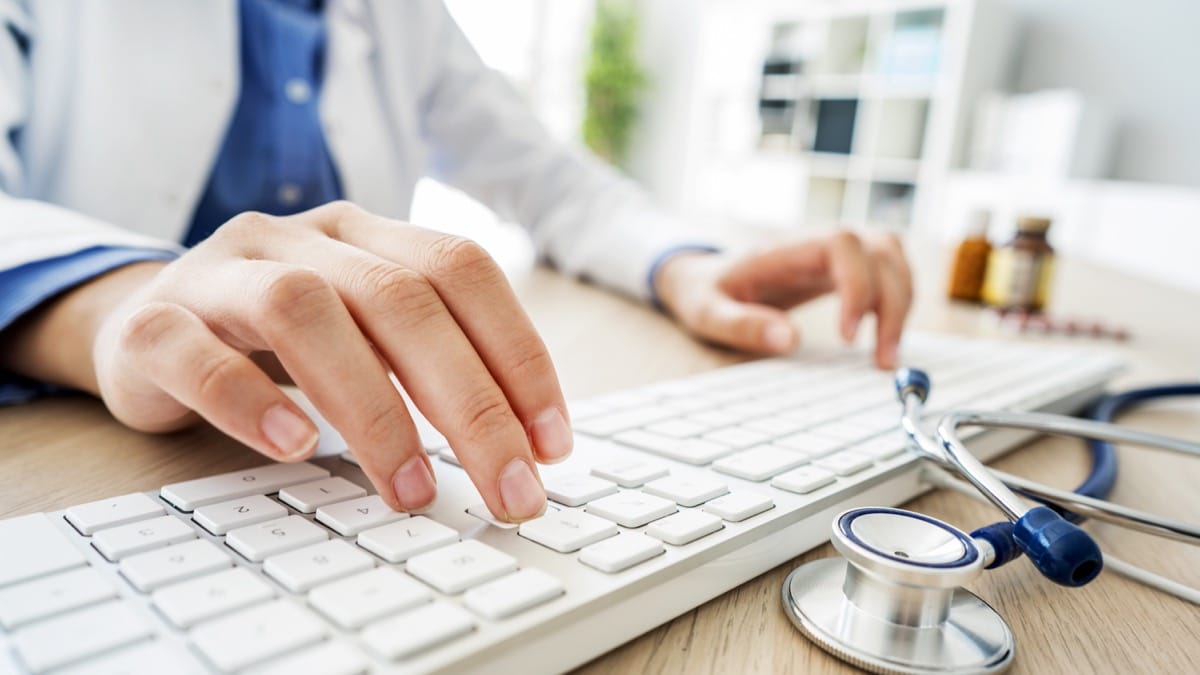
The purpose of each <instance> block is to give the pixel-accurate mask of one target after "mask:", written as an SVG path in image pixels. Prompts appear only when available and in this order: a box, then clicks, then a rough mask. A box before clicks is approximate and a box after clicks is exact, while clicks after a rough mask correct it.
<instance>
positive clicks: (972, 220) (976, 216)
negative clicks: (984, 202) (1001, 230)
mask: <svg viewBox="0 0 1200 675" xmlns="http://www.w3.org/2000/svg"><path fill="white" fill-rule="evenodd" d="M991 224H992V212H991V211H989V210H987V209H975V210H973V211H971V213H970V215H968V216H967V231H966V235H967V238H971V239H974V238H979V237H987V233H988V228H989V227H990V226H991Z"/></svg>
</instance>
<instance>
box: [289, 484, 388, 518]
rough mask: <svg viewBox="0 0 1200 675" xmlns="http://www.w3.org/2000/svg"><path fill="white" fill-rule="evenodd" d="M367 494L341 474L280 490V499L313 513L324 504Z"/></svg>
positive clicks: (300, 509)
mask: <svg viewBox="0 0 1200 675" xmlns="http://www.w3.org/2000/svg"><path fill="white" fill-rule="evenodd" d="M365 494H367V491H366V490H364V489H362V487H360V486H358V485H355V484H354V483H351V482H350V481H348V480H346V479H345V478H342V477H340V476H335V477H333V478H325V479H322V480H318V481H313V482H311V483H303V484H301V485H293V486H291V487H287V488H284V489H282V490H280V491H279V501H281V502H283V503H284V504H287V505H288V506H290V507H292V508H294V509H296V510H297V511H299V512H300V513H312V512H314V511H316V510H317V509H318V508H320V507H322V506H326V505H328V504H335V503H337V502H343V501H346V500H347V499H354V498H355V497H361V496H363V495H365Z"/></svg>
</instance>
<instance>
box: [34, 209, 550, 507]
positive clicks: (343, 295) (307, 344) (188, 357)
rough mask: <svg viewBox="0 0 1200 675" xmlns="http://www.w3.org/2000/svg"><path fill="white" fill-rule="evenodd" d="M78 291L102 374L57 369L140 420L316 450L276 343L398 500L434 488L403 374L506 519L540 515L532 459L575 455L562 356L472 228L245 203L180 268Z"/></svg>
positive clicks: (119, 413)
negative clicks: (461, 234)
mask: <svg viewBox="0 0 1200 675" xmlns="http://www.w3.org/2000/svg"><path fill="white" fill-rule="evenodd" d="M106 279H107V280H108V281H109V283H108V286H107V287H106V286H105V280H106ZM122 285H123V286H122ZM79 293H84V294H90V295H87V296H85V297H79V296H77V297H75V298H69V299H68V300H67V301H66V302H67V304H66V306H71V305H72V304H73V305H74V306H76V307H85V306H86V307H90V308H91V310H90V311H93V312H95V314H94V315H95V316H96V317H97V318H96V320H95V321H94V324H95V325H94V330H93V331H91V332H92V339H91V357H92V358H91V359H90V364H87V365H88V366H90V367H91V368H92V369H93V372H94V377H89V375H92V374H93V373H85V374H80V373H76V374H75V375H74V376H70V375H68V376H66V377H60V381H61V380H62V379H70V380H73V381H68V382H64V383H65V384H73V385H75V386H81V387H83V388H85V389H91V390H92V391H94V392H95V393H98V394H99V395H100V396H101V397H102V398H103V399H104V402H105V404H106V405H107V406H108V407H109V409H110V410H111V411H112V413H113V415H115V416H116V417H117V418H118V419H119V420H121V421H122V422H124V423H125V424H127V425H128V426H130V427H133V428H135V429H141V430H145V431H165V430H171V429H176V428H180V427H182V426H185V425H187V424H189V423H191V422H192V421H194V419H195V416H196V415H199V416H200V417H203V418H204V419H206V420H208V421H209V422H211V423H212V424H213V425H214V426H216V427H217V428H219V429H221V430H222V431H224V432H225V433H227V434H229V435H230V436H232V437H234V438H236V439H238V440H239V441H241V442H243V443H245V444H247V445H249V446H250V447H252V448H254V449H256V450H258V451H259V452H261V453H263V454H265V455H267V456H269V457H272V458H274V459H278V460H282V461H297V460H301V459H304V458H305V457H307V456H309V455H310V454H311V453H312V452H313V450H314V448H315V447H316V443H317V429H316V426H315V425H314V424H313V422H312V421H311V420H310V419H308V418H307V417H306V416H305V415H304V413H303V412H301V410H300V409H299V408H298V407H297V406H296V405H295V404H294V403H293V402H292V401H291V400H290V399H289V398H288V397H287V396H286V395H285V394H284V392H283V391H282V390H280V388H279V386H278V385H277V384H276V383H275V382H274V381H273V380H272V379H271V378H270V377H268V375H267V374H266V373H265V372H264V371H263V370H261V369H260V368H259V367H258V366H257V365H255V363H254V362H253V361H252V360H251V359H250V358H249V356H248V355H249V354H250V353H251V352H260V351H267V352H273V353H274V355H275V356H276V357H277V358H278V360H279V362H280V363H281V364H282V365H283V367H284V368H286V370H287V373H288V374H289V375H290V377H291V378H292V380H294V381H295V383H296V384H297V385H298V386H299V387H300V389H302V390H303V391H304V392H305V394H306V395H307V396H308V398H309V399H310V400H311V401H312V402H313V403H314V404H315V406H316V407H317V409H318V410H320V412H321V414H322V415H324V416H325V417H326V418H327V419H328V420H329V422H330V423H331V424H333V426H334V427H335V428H337V429H338V431H339V432H341V434H342V435H343V436H344V437H345V439H346V441H347V442H348V443H349V445H350V447H351V448H353V450H354V453H355V455H356V457H357V458H358V460H359V462H360V463H361V465H362V468H363V470H364V471H365V472H366V475H367V476H368V477H369V478H370V480H371V482H372V484H374V486H375V488H376V489H377V490H378V491H379V494H380V495H381V496H382V497H383V499H384V500H385V501H386V502H387V503H388V504H389V505H390V506H392V508H395V509H398V510H410V511H411V510H419V509H422V508H424V507H427V506H428V505H429V504H430V503H431V502H432V501H433V499H434V496H435V491H436V488H435V479H434V472H433V467H432V466H431V465H430V462H429V458H428V457H427V456H426V454H425V452H424V451H423V450H422V448H421V445H420V442H419V439H418V437H417V431H416V428H415V427H414V425H413V421H412V418H411V417H410V416H409V412H408V410H407V408H406V407H405V404H404V401H403V399H402V398H401V396H400V394H399V393H398V392H397V390H396V388H395V386H394V385H393V382H392V380H391V379H390V378H389V372H391V373H394V374H395V376H396V378H397V379H398V380H399V381H400V383H401V384H402V385H403V386H404V388H405V390H406V391H407V392H408V393H409V395H410V396H411V397H412V399H413V401H414V402H415V403H416V405H417V407H418V408H420V410H421V411H422V412H423V413H424V414H425V415H426V417H428V418H429V420H430V421H431V422H432V423H433V424H434V425H435V426H436V427H437V428H438V429H439V430H440V431H442V433H443V434H445V436H446V438H447V439H448V440H449V441H450V443H451V445H452V446H453V447H454V449H455V453H456V454H457V455H458V457H459V458H460V459H461V460H462V465H463V468H465V469H466V471H467V472H468V474H469V475H470V477H471V479H472V480H473V481H474V482H475V485H476V487H478V489H479V492H480V494H482V496H483V499H484V501H485V502H486V503H487V505H488V508H489V509H490V510H491V511H492V513H493V514H494V515H496V516H497V517H498V518H502V519H504V520H509V521H522V520H526V519H529V518H532V517H535V516H537V515H538V514H540V513H541V512H542V510H543V509H544V507H545V503H546V496H545V492H544V491H543V489H542V486H541V483H540V480H539V478H538V474H537V470H536V468H535V462H554V461H559V460H561V459H563V458H564V457H566V455H567V454H568V453H570V451H571V447H572V436H571V431H570V428H569V426H568V422H567V410H566V404H565V402H564V400H563V396H562V392H561V390H560V388H559V385H558V380H557V376H556V375H555V372H554V366H553V364H552V363H551V360H550V356H549V354H548V353H547V351H546V348H545V346H544V345H543V343H542V341H541V339H540V338H539V337H538V334H537V333H536V332H535V330H534V328H533V325H532V324H531V322H530V321H529V318H528V317H527V316H526V315H525V313H524V311H522V309H521V307H520V305H519V304H518V302H517V299H516V296H515V295H514V293H513V291H512V289H511V288H510V287H509V285H508V283H507V281H506V279H505V277H504V275H503V273H502V272H501V271H500V269H499V268H498V267H497V266H496V264H495V263H494V262H493V261H492V259H491V258H490V257H489V256H488V255H487V254H486V253H485V252H484V251H483V250H482V249H481V248H479V246H477V245H476V244H474V243H472V242H470V241H468V240H464V239H459V238H456V237H451V236H447V235H444V234H440V233H436V232H431V231H428V230H424V229H421V228H418V227H415V226H413V225H409V224H406V223H400V222H396V221H389V220H385V219H383V218H379V217H376V216H373V215H371V214H369V213H367V212H365V211H363V210H361V209H359V208H357V207H354V206H352V205H349V204H346V203H335V204H330V205H327V206H323V207H320V208H317V209H313V210H311V211H307V212H305V213H301V214H298V215H295V216H289V217H278V218H277V217H269V216H265V215H261V214H256V213H246V214H242V215H240V216H238V217H237V218H234V219H233V220H231V221H230V222H228V223H226V224H225V225H224V226H223V227H222V228H221V229H220V230H219V231H218V232H217V233H216V234H215V235H214V236H213V237H211V238H210V239H209V240H207V241H205V242H204V243H202V244H201V245H199V246H197V247H196V248H194V249H192V250H191V251H189V252H187V253H186V254H184V255H183V256H182V257H180V258H179V259H178V260H176V261H174V262H171V263H170V264H167V265H165V266H162V265H157V264H145V265H135V266H131V267H130V268H123V269H122V270H118V272H117V273H113V274H110V275H107V276H106V277H103V278H101V280H99V281H98V282H94V283H92V284H88V285H86V286H84V287H82V288H81V289H79V290H77V291H75V292H74V293H72V294H68V295H76V294H79ZM60 304H61V303H60ZM51 311H60V310H51ZM76 318H78V317H76ZM61 320H62V318H61V317H60V321H61ZM91 323H93V322H89V321H76V322H75V324H77V325H81V326H87V325H89V324H91ZM61 325H66V324H61ZM42 332H43V333H45V334H47V335H51V334H52V333H53V332H54V331H42ZM34 333H35V334H36V333H38V331H36V330H35V331H34ZM51 337H52V335H51ZM34 351H38V350H37V349H35V350H34ZM78 369H79V367H78V366H77V367H76V370H78ZM42 370H43V372H44V371H46V369H45V368H43V369H42ZM50 370H51V371H53V368H51V369H50ZM60 370H61V369H60Z"/></svg>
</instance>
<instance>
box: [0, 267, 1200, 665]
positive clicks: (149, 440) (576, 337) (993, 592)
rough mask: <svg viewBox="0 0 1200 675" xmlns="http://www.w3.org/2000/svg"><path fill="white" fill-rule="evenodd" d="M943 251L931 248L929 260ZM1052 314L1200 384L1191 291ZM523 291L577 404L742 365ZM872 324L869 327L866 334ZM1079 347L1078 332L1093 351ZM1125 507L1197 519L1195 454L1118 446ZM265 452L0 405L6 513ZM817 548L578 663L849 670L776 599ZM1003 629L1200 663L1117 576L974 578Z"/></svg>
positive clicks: (1175, 550) (1066, 296) (647, 315)
mask: <svg viewBox="0 0 1200 675" xmlns="http://www.w3.org/2000/svg"><path fill="white" fill-rule="evenodd" d="M936 259H937V260H938V261H940V260H941V257H940V256H937V258H936ZM926 268H927V269H926V273H922V274H921V275H920V277H919V279H918V298H919V300H918V304H917V306H916V308H915V310H914V314H913V319H912V322H911V325H912V326H914V327H915V328H918V329H925V330H941V331H953V332H957V333H965V334H993V333H995V332H996V328H995V325H994V321H993V320H992V319H990V317H989V316H987V315H986V314H985V313H982V312H979V311H977V310H973V309H969V308H965V307H958V306H950V305H948V304H947V303H945V302H943V301H942V300H941V278H942V277H941V274H940V273H941V271H942V270H941V269H940V268H941V264H940V262H939V263H938V265H937V266H936V269H935V268H934V267H930V266H926ZM1055 290H1056V294H1055V300H1056V302H1055V305H1054V307H1053V308H1052V309H1054V310H1055V311H1058V312H1060V313H1062V314H1071V315H1073V316H1087V315H1103V316H1104V317H1105V319H1106V320H1108V321H1110V322H1113V323H1120V324H1123V325H1128V326H1129V327H1130V328H1132V329H1133V331H1134V333H1135V339H1134V340H1133V341H1132V342H1130V343H1129V344H1127V345H1124V346H1118V345H1115V344H1114V343H1098V344H1097V345H1096V346H1100V347H1110V348H1119V349H1120V351H1122V352H1124V353H1125V355H1126V356H1127V358H1128V359H1129V361H1130V365H1131V368H1130V370H1129V371H1128V373H1127V374H1126V375H1125V376H1123V377H1122V378H1121V379H1120V380H1119V381H1118V383H1117V384H1118V386H1126V385H1133V384H1137V383H1143V382H1153V381H1159V380H1163V379H1183V378H1188V377H1190V378H1192V379H1195V378H1196V377H1197V376H1200V347H1198V345H1200V321H1198V320H1197V319H1196V314H1195V312H1196V308H1197V307H1200V302H1198V301H1200V298H1197V297H1196V296H1194V295H1190V294H1187V293H1183V292H1180V291H1175V290H1172V289H1169V288H1165V287H1162V286H1157V285H1154V284H1150V283H1146V282H1142V281H1138V280H1133V279H1129V278H1125V277H1121V276H1119V275H1115V274H1111V273H1107V272H1104V271H1102V270H1097V269H1094V268H1090V267H1088V266H1085V265H1079V264H1075V265H1071V264H1064V265H1062V266H1060V273H1059V278H1058V282H1057V286H1056V289H1055ZM520 292H521V294H522V296H523V298H524V300H525V302H526V305H527V307H528V308H529V311H530V313H531V314H532V315H533V317H534V320H535V322H536V323H537V325H538V327H539V329H540V330H541V331H542V334H543V336H544V337H545V339H546V342H547V344H548V345H549V346H550V350H551V352H552V354H553V355H554V358H555V362H556V364H557V366H558V369H559V374H560V377H561V378H562V382H563V385H564V387H565V389H566V392H567V395H568V396H569V397H581V396H587V395H591V394H597V393H602V392H605V391H610V390H616V389H621V388H624V387H629V386H634V385H638V384H643V383H647V382H652V381H655V380H660V379H664V378H669V377H675V376H680V375H684V374H687V373H692V372H697V371H702V370H707V369H710V368H714V367H717V366H720V365H725V364H729V363H733V362H736V361H738V360H741V359H742V358H743V357H740V356H738V355H735V354H732V353H729V352H726V351H723V350H719V349H714V348H709V347H704V346H701V345H698V344H697V343H695V342H693V341H692V340H691V339H689V338H688V337H686V336H684V335H683V334H681V333H680V332H679V331H678V330H677V329H676V328H675V327H674V326H673V325H672V324H671V323H670V322H669V321H668V320H666V319H665V318H663V317H661V316H659V315H657V314H655V313H653V312H650V311H648V310H645V309H644V308H641V307H639V306H637V305H635V304H633V303H629V302H627V301H625V300H622V299H620V298H615V297H613V296H610V295H608V294H606V293H603V292H600V291H597V290H596V289H593V288H589V287H586V286H583V285H581V284H578V283H575V282H573V281H569V280H566V279H563V278H561V277H558V276H556V275H554V274H552V273H550V272H548V271H545V270H538V271H536V272H534V274H533V275H532V278H531V279H529V280H527V282H525V283H521V284H520ZM834 311H835V305H834V304H833V303H832V302H828V301H822V302H818V303H814V304H813V305H812V306H808V307H805V308H804V309H802V310H801V311H799V312H797V314H796V320H797V322H798V324H799V325H800V326H801V329H802V331H803V336H804V341H805V342H806V343H808V344H824V343H832V341H833V340H834V339H835V337H834V330H833V326H834V325H835V322H834V321H833V316H834ZM865 327H866V324H864V328H865ZM1086 342H1087V341H1081V343H1086ZM1123 421H1124V422H1126V423H1130V424H1134V425H1138V426H1145V427H1148V428H1153V429H1155V430H1158V431H1161V432H1164V433H1170V434H1175V435H1180V436H1186V437H1190V438H1200V401H1194V400H1189V401H1181V402H1178V403H1171V404H1163V405H1157V406H1154V408H1153V409H1152V410H1146V411H1140V412H1136V413H1133V414H1130V415H1127V416H1126V417H1125V418H1124V420H1123ZM1122 460H1123V461H1122V465H1121V469H1122V472H1121V479H1120V482H1119V484H1118V487H1117V490H1116V494H1115V498H1116V499H1117V500H1118V501H1121V502H1124V503H1127V504H1130V505H1135V506H1138V507H1142V508H1146V509H1151V510H1155V511H1159V512H1165V513H1170V514H1172V515H1173V516H1174V517H1177V518H1182V519H1186V520H1191V521H1200V492H1198V491H1197V489H1196V486H1197V485H1200V463H1196V462H1188V461H1187V460H1183V459H1180V458H1176V457H1171V456H1166V455H1163V454H1159V453H1154V452H1144V451H1136V450H1123V451H1122ZM261 462H262V458H261V457H260V456H259V455H257V454H254V453H252V452H250V451H248V450H246V449H244V448H242V447H240V446H239V445H238V444H236V443H234V442H232V441H230V440H228V439H225V438H224V437H222V436H220V435H219V434H217V433H216V432H214V431H212V430H211V429H197V430H194V431H189V432H185V433H178V434H172V435H169V436H157V437H155V436H146V435H142V434H138V433H135V432H132V431H129V430H127V429H124V428H122V427H121V426H120V425H119V424H117V423H115V422H114V421H113V420H112V419H111V418H110V417H109V416H108V415H107V414H106V412H105V410H104V408H103V406H101V405H100V404H99V403H97V402H95V401H92V400H89V399H86V398H83V397H61V398H54V399H47V400H42V401H38V402H36V403H33V404H30V405H25V406H17V407H10V408H4V409H0V518H5V517H9V516H13V515H18V514H22V513H29V512H34V511H49V510H53V509H59V508H63V507H66V506H69V505H71V504H78V503H81V502H86V501H89V500H93V499H99V498H101V497H106V496H110V495H115V494H122V493H125V492H132V491H141V490H150V489H155V488H157V487H158V486H160V485H163V484H165V483H169V482H173V481H178V480H185V479H189V478H196V477H200V476H205V475H210V474H213V473H217V472H222V471H231V470H235V469H239V468H245V467H249V466H253V465H256V464H259V463H261ZM997 465H998V466H1000V467H1001V468H1003V469H1005V470H1008V471H1012V472H1014V473H1020V474H1026V475H1031V476H1036V477H1038V478H1040V479H1043V480H1047V481H1049V482H1051V483H1054V484H1055V485H1059V486H1063V487H1067V486H1072V485H1074V483H1075V482H1077V481H1078V480H1079V479H1080V478H1081V477H1082V476H1083V475H1084V473H1085V471H1086V455H1085V453H1084V451H1083V449H1082V445H1081V444H1079V443H1076V442H1072V441H1066V440H1060V439H1047V440H1041V441H1038V442H1035V443H1033V444H1031V445H1030V446H1028V447H1026V448H1022V449H1021V450H1019V451H1017V452H1014V453H1012V454H1010V455H1008V456H1007V457H1005V458H1003V459H1002V460H1001V461H999V462H998V463H997ZM908 506H909V507H910V508H913V509H915V510H918V511H922V512H925V513H929V514H931V515H934V516H937V517H939V518H944V519H946V520H948V521H950V522H952V523H954V524H956V525H958V526H959V527H961V528H964V529H970V528H973V527H976V526H979V525H982V524H985V523H988V522H992V521H994V520H995V519H996V517H997V516H996V514H995V512H994V511H992V510H991V509H990V508H987V507H984V506H983V505H980V504H978V503H976V502H974V501H971V500H968V499H967V498H965V497H962V496H959V495H956V494H950V493H947V492H938V493H932V494H929V495H926V496H924V497H922V498H919V499H917V500H915V501H914V502H913V503H911V504H909V505H908ZM1089 529H1090V530H1091V531H1092V532H1094V533H1096V534H1097V536H1098V537H1099V539H1100V540H1101V544H1102V546H1104V547H1105V548H1106V550H1107V551H1111V552H1113V553H1114V554H1116V555H1118V556H1120V557H1123V558H1125V559H1127V560H1129V561H1130V562H1133V563H1135V564H1141V565H1145V566H1147V567H1149V568H1150V569H1153V570H1156V571H1159V572H1162V573H1165V574H1167V575H1169V576H1171V577H1173V578H1175V579H1178V580H1180V581H1183V582H1185V583H1189V584H1192V585H1200V550H1198V549H1193V548H1190V547H1188V546H1185V545H1183V544H1176V543H1168V542H1164V541H1162V540H1159V539H1154V538H1151V537H1146V536H1143V535H1136V534H1129V533H1127V532H1125V531H1123V530H1120V529H1117V528H1112V527H1108V526H1102V525H1095V524H1093V525H1090V526H1089ZM833 554H834V552H833V549H832V547H831V546H829V545H825V546H822V547H820V548H818V549H816V550H814V551H811V552H809V553H808V554H806V555H804V556H801V557H800V558H798V559H797V560H796V561H792V562H790V563H788V564H786V565H782V566H780V567H779V568H777V569H774V570H772V571H770V572H768V573H766V574H764V575H762V576H761V577H759V578H757V579H754V580H752V581H750V582H749V583H746V584H744V585H743V586H741V587H739V588H738V589H736V590H733V591H731V592H729V593H726V594H724V595H722V596H720V597H718V598H716V599H714V600H712V601H711V602H708V603H706V604H705V605H703V606H701V607H699V608H697V609H696V610H694V611H691V612H688V613H687V614H684V615H683V616H680V617H678V618H676V619H675V620H674V621H671V622H670V623H667V624H664V625H663V626H660V627H659V628H657V629H655V630H653V631H651V632H650V633H647V634H646V635H644V636H642V637H640V638H638V639H637V640H634V641H632V642H630V643H628V644H626V645H624V646H622V647H620V648H617V649H615V650H613V651H612V652H610V653H608V654H606V655H604V656H602V657H600V658H598V659H596V660H595V661H593V662H592V663H590V664H588V665H586V666H584V667H583V668H582V669H581V670H580V671H579V672H581V673H588V674H589V675H590V674H591V673H607V672H686V673H707V672H713V673H726V672H760V673H784V672H797V673H799V672H804V673H827V672H850V669H849V668H848V667H846V666H844V665H842V664H841V663H840V662H838V661H836V660H835V659H833V658H831V657H829V656H827V655H826V654H825V653H824V652H822V651H821V650H819V649H817V648H816V647H814V646H813V645H811V644H809V643H808V642H806V641H805V640H804V638H802V637H801V636H800V635H799V634H798V633H797V632H796V631H795V630H794V629H793V628H792V626H791V624H789V623H788V620H787V619H786V618H785V617H784V615H783V612H782V610H781V609H780V604H779V588H780V585H781V584H782V583H783V579H784V577H785V576H786V575H787V573H788V572H789V571H790V570H791V569H792V567H794V565H795V564H796V563H797V562H799V561H802V560H810V559H814V558H821V557H827V556H831V555H833ZM972 590H974V591H975V592H976V593H978V594H979V595H980V596H981V597H983V598H984V599H985V600H987V601H988V602H989V603H991V604H992V605H993V606H994V607H995V608H996V609H997V610H999V611H1000V613H1001V614H1003V615H1004V616H1005V617H1006V618H1007V619H1008V621H1009V622H1010V624H1011V625H1012V628H1013V632H1014V633H1015V635H1016V640H1017V650H1018V651H1017V659H1016V663H1015V666H1014V669H1013V672H1018V673H1021V672H1037V673H1050V672H1054V673H1079V672H1110V673H1131V672H1162V673H1183V672H1200V638H1198V637H1197V628H1198V627H1200V609H1198V608H1196V607H1194V606H1192V605H1189V604H1186V603H1183V602H1181V601H1178V600H1174V599H1171V598H1168V597H1166V596H1163V595H1161V594H1158V593H1156V592H1152V591H1149V590H1147V589H1145V588H1143V587H1140V586H1137V585H1135V584H1133V583H1131V582H1128V581H1125V580H1123V579H1121V578H1119V577H1116V576H1115V575H1108V574H1106V575H1104V576H1102V577H1101V578H1100V579H1099V580H1098V581H1096V582H1095V583H1094V584H1092V585H1090V586H1088V587H1087V588H1085V589H1081V590H1067V589H1063V588H1060V587H1057V586H1054V585H1053V584H1051V583H1049V582H1047V581H1045V580H1043V579H1042V578H1041V577H1039V576H1038V575H1036V574H1035V573H1034V571H1033V570H1032V569H1031V568H1030V567H1029V565H1028V563H1026V562H1020V563H1017V564H1013V565H1010V566H1008V567H1005V568H1003V569H1001V570H999V571H997V572H994V573H990V574H986V575H984V576H983V577H982V578H981V579H980V580H979V581H978V582H977V583H976V584H974V587H973V588H972Z"/></svg>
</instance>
